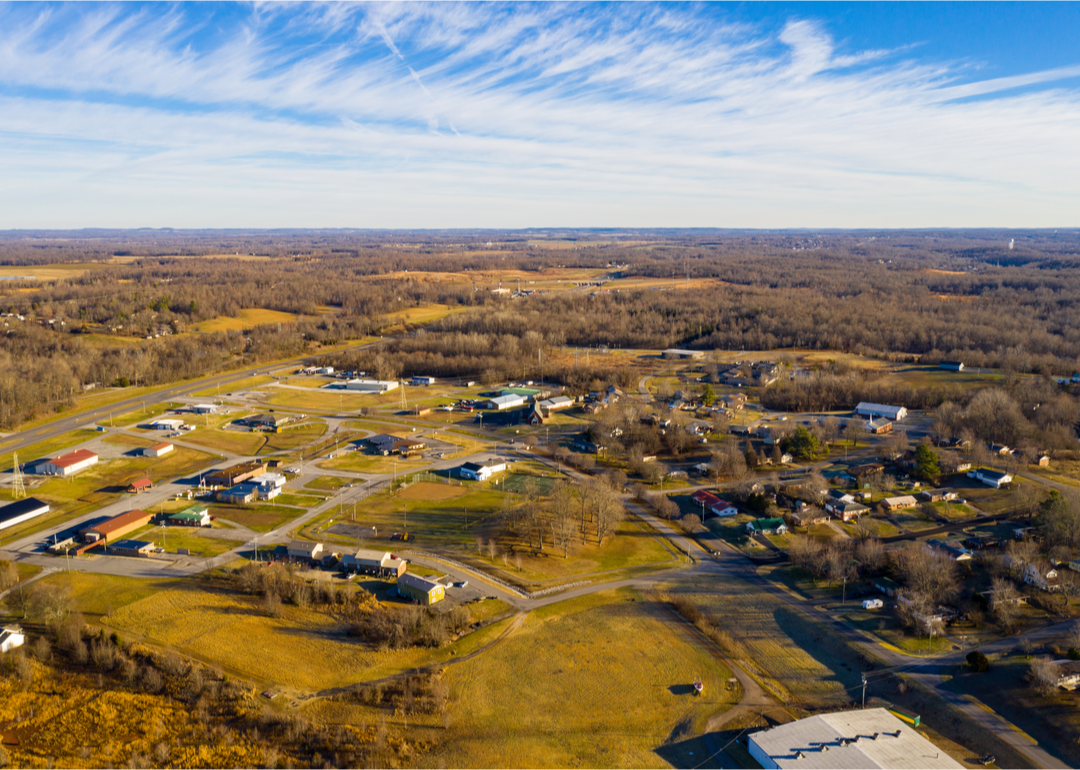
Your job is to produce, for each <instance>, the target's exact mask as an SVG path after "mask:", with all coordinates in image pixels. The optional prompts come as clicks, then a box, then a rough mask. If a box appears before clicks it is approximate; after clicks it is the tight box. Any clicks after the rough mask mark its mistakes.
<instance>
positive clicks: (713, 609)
mask: <svg viewBox="0 0 1080 770" xmlns="http://www.w3.org/2000/svg"><path fill="white" fill-rule="evenodd" d="M664 589H665V590H667V591H669V592H670V593H672V594H676V593H682V594H685V595H686V596H687V597H688V598H690V599H691V600H692V601H693V602H694V603H695V604H697V605H698V606H700V607H701V608H702V609H703V610H705V611H706V612H709V613H712V614H713V615H715V616H716V617H718V618H720V619H721V624H720V628H721V630H724V631H727V632H728V633H730V634H731V635H732V636H733V637H734V638H735V639H736V640H737V641H738V642H739V644H741V645H742V647H743V650H744V652H743V653H742V654H739V655H736V656H735V657H737V658H738V660H739V661H740V662H742V663H743V664H744V665H745V666H746V667H747V668H748V669H749V670H750V671H751V672H756V675H755V678H757V679H758V680H759V681H760V682H762V683H763V684H764V685H765V686H766V687H767V688H768V689H769V690H771V691H773V693H774V694H775V695H777V696H778V697H779V698H780V699H781V700H782V701H783V702H786V703H791V704H794V705H806V706H807V707H811V706H812V707H814V708H818V709H820V708H826V707H830V706H831V707H835V706H840V705H843V704H846V703H849V702H850V700H851V696H850V695H849V694H848V688H851V687H854V686H856V685H857V684H859V681H860V676H859V666H860V660H859V659H858V656H857V655H854V654H853V653H851V652H850V651H849V650H848V648H847V647H846V646H844V645H843V644H842V643H840V642H839V641H837V640H836V639H835V634H833V633H832V632H831V631H830V630H829V629H827V628H825V627H824V626H820V625H819V624H817V623H814V622H812V621H810V620H809V619H807V618H805V617H804V616H802V615H800V614H798V613H796V612H795V611H794V610H792V609H790V608H788V607H787V606H786V605H785V604H783V603H782V602H781V601H780V600H779V599H776V598H774V597H772V596H770V595H769V594H767V593H765V592H764V591H762V590H761V589H759V588H757V587H756V586H754V585H752V584H750V583H747V582H745V581H743V580H740V579H738V578H730V579H725V580H723V581H715V582H710V583H709V585H707V586H704V585H701V584H700V582H699V581H692V580H689V579H687V580H683V579H679V580H674V581H671V582H670V583H669V584H666V585H665V587H664Z"/></svg>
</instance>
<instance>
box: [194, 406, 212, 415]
mask: <svg viewBox="0 0 1080 770" xmlns="http://www.w3.org/2000/svg"><path fill="white" fill-rule="evenodd" d="M191 411H193V412H194V413H195V414H216V413H217V405H216V404H192V405H191Z"/></svg>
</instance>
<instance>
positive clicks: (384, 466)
mask: <svg viewBox="0 0 1080 770" xmlns="http://www.w3.org/2000/svg"><path fill="white" fill-rule="evenodd" d="M317 465H318V466H319V467H320V468H327V469H330V470H338V471H352V472H353V473H369V474H383V473H394V472H397V473H398V474H408V473H413V472H414V471H418V470H420V469H422V468H426V467H428V466H429V465H431V463H430V462H429V461H428V460H425V459H424V458H423V457H420V456H418V455H417V456H414V457H408V458H406V457H399V456H393V457H384V456H383V455H378V454H367V453H365V452H364V451H363V450H361V449H357V450H355V451H351V452H341V453H340V454H338V455H337V457H335V458H333V459H332V460H320V461H319V462H318V463H317Z"/></svg>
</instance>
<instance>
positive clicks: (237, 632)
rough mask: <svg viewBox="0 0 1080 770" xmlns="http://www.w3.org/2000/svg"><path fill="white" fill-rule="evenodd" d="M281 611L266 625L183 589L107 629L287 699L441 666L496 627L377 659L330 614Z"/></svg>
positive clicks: (219, 596) (238, 606)
mask: <svg viewBox="0 0 1080 770" xmlns="http://www.w3.org/2000/svg"><path fill="white" fill-rule="evenodd" d="M282 609H283V614H282V617H281V618H272V617H269V616H267V615H266V614H265V613H263V612H262V611H261V610H260V609H259V608H258V607H257V606H256V604H255V602H254V600H252V599H248V598H244V597H238V596H234V595H232V594H227V593H224V592H218V591H212V590H206V589H204V588H202V587H201V586H199V585H198V584H195V583H193V582H186V583H179V584H177V585H176V586H175V587H170V588H166V589H164V590H161V591H157V592H155V593H154V595H152V596H148V597H146V598H145V599H140V600H138V601H135V602H133V603H131V604H128V605H126V606H124V607H122V608H120V609H117V610H115V611H113V613H112V614H111V615H110V616H109V618H108V625H109V626H111V627H114V628H117V629H120V630H121V631H123V632H125V633H128V634H132V633H136V634H138V635H139V636H140V637H141V638H143V639H145V640H146V641H148V642H151V643H154V644H158V645H166V646H169V647H172V648H175V649H177V650H179V651H181V652H183V653H185V654H188V655H191V656H193V657H195V658H197V659H199V660H202V661H204V662H208V663H214V664H217V665H220V666H222V667H223V668H225V670H226V671H229V672H232V673H233V674H235V675H236V676H240V677H244V678H247V679H250V680H252V681H254V682H256V683H257V684H258V686H259V687H264V686H265V687H270V686H273V687H274V688H275V689H280V688H286V689H287V690H289V691H291V692H292V693H293V694H311V693H314V692H317V691H319V690H324V689H330V688H335V687H343V686H348V685H351V684H355V683H358V682H363V681H366V680H370V679H378V678H380V677H384V676H388V675H391V674H395V673H398V672H401V671H407V670H409V669H411V668H415V667H417V666H423V665H427V664H429V663H432V662H439V661H445V660H447V659H449V658H451V657H454V656H455V655H459V654H464V653H465V652H468V651H470V649H471V648H475V646H476V645H477V644H478V643H482V642H483V641H485V640H490V639H491V638H493V637H494V636H495V635H496V634H497V632H498V630H500V628H501V627H500V628H496V629H494V630H491V629H492V627H489V628H488V629H485V630H484V631H482V632H480V633H479V634H472V635H470V636H467V637H463V638H462V639H461V640H459V641H458V642H456V643H454V644H451V645H448V646H446V647H443V648H440V649H438V650H431V649H426V648H411V649H406V650H397V651H383V652H380V651H378V650H375V649H373V648H371V647H370V646H369V645H367V644H365V643H363V642H360V641H357V640H355V639H350V638H349V637H348V636H347V635H346V633H345V628H344V626H343V625H342V624H341V623H340V622H338V621H337V620H335V619H334V618H332V617H330V616H329V615H325V614H323V613H321V612H316V611H314V610H310V609H300V608H297V607H294V606H292V605H285V606H284V607H283V608H282Z"/></svg>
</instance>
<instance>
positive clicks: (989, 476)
mask: <svg viewBox="0 0 1080 770" xmlns="http://www.w3.org/2000/svg"><path fill="white" fill-rule="evenodd" d="M967 476H968V478H969V479H975V480H976V481H981V482H982V483H983V484H986V485H987V486H988V487H995V488H997V489H1001V487H1003V486H1005V485H1006V484H1011V483H1012V480H1013V477H1012V476H1010V475H1009V474H1008V473H1002V472H1001V471H992V470H989V469H987V468H975V469H974V470H970V471H968V474H967Z"/></svg>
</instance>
